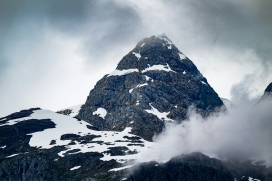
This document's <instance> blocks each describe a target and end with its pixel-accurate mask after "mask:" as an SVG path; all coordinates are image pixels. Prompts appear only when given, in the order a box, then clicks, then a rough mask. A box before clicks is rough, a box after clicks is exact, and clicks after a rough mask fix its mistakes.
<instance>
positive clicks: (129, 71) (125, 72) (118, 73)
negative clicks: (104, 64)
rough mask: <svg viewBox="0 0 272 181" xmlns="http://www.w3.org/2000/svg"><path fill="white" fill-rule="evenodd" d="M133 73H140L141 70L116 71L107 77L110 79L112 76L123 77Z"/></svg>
mask: <svg viewBox="0 0 272 181" xmlns="http://www.w3.org/2000/svg"><path fill="white" fill-rule="evenodd" d="M132 72H139V70H138V69H126V70H114V71H113V72H112V73H110V74H109V75H108V76H107V77H110V76H122V75H127V74H130V73H132Z"/></svg>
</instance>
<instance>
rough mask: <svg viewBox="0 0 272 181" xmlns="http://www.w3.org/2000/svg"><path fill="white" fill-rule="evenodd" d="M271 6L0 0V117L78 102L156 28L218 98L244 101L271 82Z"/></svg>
mask: <svg viewBox="0 0 272 181" xmlns="http://www.w3.org/2000/svg"><path fill="white" fill-rule="evenodd" d="M271 8H272V3H271V1H269V0H262V1H254V0H242V1H239V2H237V1H234V0H222V1H216V0H196V1H190V0H183V1H178V0H173V1H170V2H169V1H163V0H150V1H144V0H139V1H133V0H126V1H125V0H119V1H117V0H116V1H115V0H112V1H109V0H106V1H95V0H92V1H87V0H86V1H85V0H83V1H73V0H58V1H53V0H48V1H41V0H37V1H34V0H23V1H19V0H18V1H8V0H3V1H1V2H0V39H1V42H0V85H1V86H0V87H1V89H0V100H1V101H0V110H1V111H0V116H4V115H6V114H8V113H11V112H14V111H18V110H20V109H23V108H29V107H37V106H40V107H42V108H48V109H51V110H57V109H60V108H63V107H68V106H70V105H74V104H80V103H84V101H85V99H86V97H87V95H88V92H89V91H90V89H91V88H92V87H93V86H94V85H95V83H96V82H97V81H98V80H99V79H100V78H102V77H103V75H105V74H107V73H109V72H111V71H112V70H113V69H115V67H116V65H117V63H118V62H119V61H120V60H121V58H122V57H123V56H124V55H125V54H127V53H128V52H129V51H130V50H131V49H132V48H133V47H134V46H135V45H136V43H137V42H138V41H140V40H141V39H143V38H145V37H149V36H152V35H158V34H162V33H166V35H167V36H168V37H169V38H170V39H171V40H172V41H173V43H174V44H175V45H176V46H177V47H178V48H179V49H180V50H181V51H182V52H183V53H184V54H185V55H186V56H188V57H189V58H191V59H192V60H193V62H194V63H195V64H196V66H197V67H198V68H199V70H200V71H201V73H202V74H203V75H204V76H205V77H206V78H207V79H208V81H209V83H210V84H211V86H213V88H214V89H215V91H217V93H218V94H219V95H220V96H221V97H226V98H229V99H232V101H234V102H235V101H236V100H237V102H239V103H241V104H242V103H243V102H250V101H252V100H255V99H256V97H258V96H260V95H261V94H262V93H263V90H264V89H265V87H266V85H268V83H269V82H271V80H272V76H271V73H270V72H271V69H272V61H271V49H272V22H271V19H272V13H271ZM249 77H250V78H249ZM248 87H250V88H248Z"/></svg>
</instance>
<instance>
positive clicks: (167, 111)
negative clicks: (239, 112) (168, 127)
mask: <svg viewBox="0 0 272 181" xmlns="http://www.w3.org/2000/svg"><path fill="white" fill-rule="evenodd" d="M190 106H193V107H195V108H196V110H197V112H199V113H200V114H202V115H203V116H208V115H209V114H210V113H212V112H214V111H216V110H217V109H220V108H221V107H224V105H223V102H222V100H221V99H220V98H219V97H218V95H217V93H216V92H215V91H214V90H213V89H212V87H211V86H210V85H209V84H208V82H207V80H206V79H205V78H204V77H203V76H202V74H201V73H200V72H199V70H198V69H197V68H196V66H195V65H194V64H193V62H192V61H191V60H190V59H189V58H188V57H186V56H185V55H184V54H182V53H181V52H180V51H179V50H178V48H177V47H176V46H175V45H174V44H173V43H172V42H171V40H169V39H168V38H167V37H166V36H165V35H162V36H158V37H156V36H152V37H150V38H145V39H143V40H142V41H140V42H139V43H138V44H137V45H136V47H135V48H134V49H133V50H132V51H131V52H129V53H128V54H127V55H126V56H124V57H123V59H122V60H121V61H120V62H119V64H118V65H117V68H116V70H115V71H113V72H112V73H111V74H108V75H105V76H104V77H103V78H102V79H101V80H99V81H98V82H97V84H96V86H95V87H94V89H93V90H91V91H90V94H89V96H88V98H87V100H86V102H85V104H84V105H83V106H82V107H81V109H80V111H79V114H78V115H77V116H76V117H77V118H79V119H82V120H85V121H87V122H89V123H91V124H93V125H94V126H96V127H97V128H99V129H101V130H118V131H121V130H123V129H124V128H125V127H126V126H128V125H131V127H132V133H133V134H136V135H139V136H141V137H143V138H145V139H147V140H152V137H153V136H154V135H155V134H159V133H160V132H161V131H162V130H163V128H164V125H165V123H166V122H173V121H175V122H181V121H183V120H184V119H186V118H187V114H188V110H189V108H190ZM224 109H225V107H224Z"/></svg>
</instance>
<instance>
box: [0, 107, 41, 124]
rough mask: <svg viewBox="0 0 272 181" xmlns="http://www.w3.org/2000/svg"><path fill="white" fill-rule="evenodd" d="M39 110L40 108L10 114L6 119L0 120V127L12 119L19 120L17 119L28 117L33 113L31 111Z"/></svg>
mask: <svg viewBox="0 0 272 181" xmlns="http://www.w3.org/2000/svg"><path fill="white" fill-rule="evenodd" d="M40 109H41V108H30V109H27V110H21V111H20V112H15V113H12V114H10V115H8V116H6V117H2V118H0V125H1V124H5V123H6V122H7V121H9V120H12V119H19V118H23V117H27V116H30V115H31V114H32V113H33V111H35V110H40Z"/></svg>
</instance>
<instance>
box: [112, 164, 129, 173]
mask: <svg viewBox="0 0 272 181" xmlns="http://www.w3.org/2000/svg"><path fill="white" fill-rule="evenodd" d="M131 167H133V165H128V166H124V167H119V168H113V169H110V170H109V172H117V171H120V170H124V169H126V168H131Z"/></svg>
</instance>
